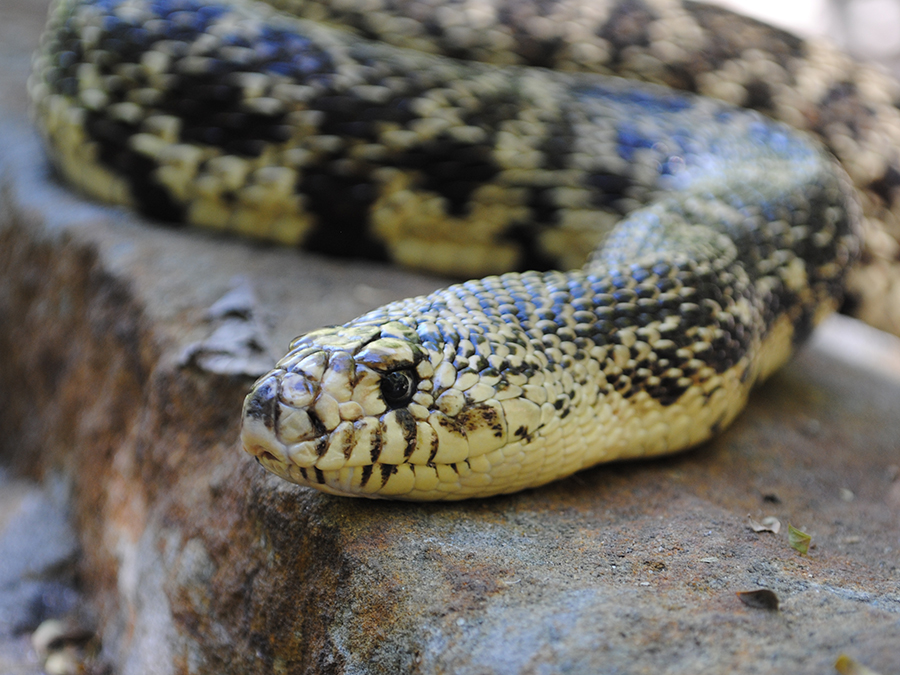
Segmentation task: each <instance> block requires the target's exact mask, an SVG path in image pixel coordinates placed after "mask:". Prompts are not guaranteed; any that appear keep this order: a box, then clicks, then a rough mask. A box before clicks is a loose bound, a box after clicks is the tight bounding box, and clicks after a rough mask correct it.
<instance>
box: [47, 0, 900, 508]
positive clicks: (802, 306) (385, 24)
mask: <svg viewBox="0 0 900 675" xmlns="http://www.w3.org/2000/svg"><path fill="white" fill-rule="evenodd" d="M573 7H574V8H575V9H573ZM685 7H688V8H692V11H694V12H695V13H697V12H699V13H701V14H702V12H713V13H714V11H713V10H710V9H708V8H703V6H699V5H698V6H694V5H693V4H688V3H686V4H685V5H684V6H682V5H680V4H678V3H665V2H658V3H651V2H641V1H640V0H625V1H624V2H620V3H613V5H612V6H611V7H607V6H605V5H602V4H601V5H595V3H584V4H578V3H574V5H573V4H572V3H563V2H560V3H548V4H547V6H546V7H543V6H541V5H532V4H530V3H522V2H508V3H505V4H504V3H500V4H491V3H489V2H461V3H459V5H458V6H457V5H455V4H448V5H445V6H443V7H438V8H429V7H427V6H426V3H412V2H411V3H409V4H404V3H400V2H397V3H394V4H392V5H389V3H385V2H380V1H377V2H372V3H353V2H349V1H348V2H332V3H328V4H317V3H312V2H295V3H292V4H291V8H292V9H295V10H299V11H301V12H304V13H306V14H307V15H312V16H313V17H314V18H317V19H320V20H324V21H336V20H338V19H340V20H341V21H343V22H345V23H347V24H349V25H350V26H351V27H352V28H355V29H356V30H357V31H359V32H363V33H365V34H366V35H367V36H369V37H379V38H381V39H383V40H385V41H386V42H389V43H390V42H393V43H395V44H394V45H391V44H384V43H380V42H372V41H369V40H367V39H363V38H361V37H359V36H358V35H354V34H351V33H346V32H340V31H336V30H334V29H332V28H330V27H328V26H325V25H322V24H321V23H318V22H310V21H303V20H299V19H295V18H289V17H284V16H282V15H277V14H275V13H273V12H271V11H270V10H268V9H264V8H260V7H258V6H256V5H252V4H246V5H245V4H240V5H238V4H236V3H230V2H207V3H200V2H198V1H197V0H63V1H62V2H60V3H59V5H58V6H57V7H56V8H55V10H54V11H53V13H52V14H51V19H50V23H49V26H48V31H47V34H46V36H45V39H44V44H43V51H42V53H41V55H39V56H38V57H37V59H36V64H35V75H34V77H33V80H32V83H31V91H32V96H33V98H34V100H35V104H36V111H37V119H38V122H39V127H40V129H41V131H42V133H43V135H44V136H45V138H46V140H47V146H48V151H49V155H50V157H51V159H52V161H53V163H54V164H55V166H56V167H57V168H58V169H59V170H60V172H61V173H62V174H63V175H64V176H65V177H66V178H67V179H68V180H69V181H70V182H72V183H73V184H75V185H77V186H79V187H81V188H82V189H83V190H85V191H86V192H88V193H89V194H91V195H93V196H95V197H98V198H102V199H106V200H108V201H115V202H120V203H126V204H131V205H133V206H135V207H137V208H139V209H141V210H143V211H145V212H147V213H149V214H151V215H155V216H157V217H161V218H165V219H169V220H183V221H187V222H191V223H194V224H198V225H205V226H210V227H216V228H220V229H227V230H231V231H235V232H239V233H243V234H250V235H253V236H259V237H265V238H269V239H273V240H276V241H279V242H282V243H289V244H302V245H304V246H309V247H311V248H316V249H319V250H325V251H332V252H338V253H342V254H349V255H360V254H366V253H368V254H372V253H375V254H378V255H381V256H385V257H388V258H390V259H392V260H396V261H398V262H400V263H403V264H407V265H411V266H416V267H423V268H428V269H432V270H436V271H442V272H452V273H456V274H459V275H461V276H462V275H474V274H495V273H501V272H505V271H506V270H510V269H523V268H525V269H527V268H529V267H531V266H540V267H542V268H544V269H547V268H552V267H558V268H562V269H570V270H571V271H568V272H536V271H528V272H506V273H503V274H501V275H500V276H488V277H486V278H483V279H480V280H475V281H469V282H466V283H463V284H458V285H454V286H451V287H449V288H446V289H443V290H441V291H437V292H435V293H433V294H431V295H428V296H424V297H420V298H413V299H409V300H404V301H400V302H396V303H392V304H390V305H387V306H385V307H381V308H379V309H376V310H374V311H372V312H370V313H368V314H366V315H364V316H362V317H360V318H359V319H356V320H354V321H351V322H349V323H347V324H345V325H343V326H339V327H332V328H325V329H321V330H317V331H313V332H311V333H307V334H306V335H304V336H301V337H300V338H298V339H297V340H296V341H295V342H294V343H293V344H292V345H291V350H290V352H289V353H288V354H287V355H286V356H285V357H284V358H283V359H282V360H281V361H279V363H278V364H277V366H276V368H275V369H274V370H273V371H272V372H271V373H269V374H268V375H266V376H264V377H262V378H261V379H260V380H259V381H258V382H257V383H256V384H255V385H254V387H253V389H252V391H251V393H250V394H249V395H248V396H247V399H246V401H245V404H244V417H243V432H242V440H243V445H244V449H245V450H247V451H248V452H249V453H251V454H252V455H253V456H254V457H256V458H257V460H258V461H259V462H260V463H261V464H262V465H263V466H264V467H265V468H267V469H269V470H270V471H272V472H274V473H276V474H277V475H279V476H282V477H283V478H285V479H287V480H290V481H293V482H296V483H299V484H302V485H310V486H313V487H316V488H318V489H320V490H324V491H326V492H331V493H335V494H342V495H354V496H367V497H389V498H400V499H418V500H429V499H461V498H467V497H478V496H487V495H492V494H498V493H508V492H513V491H516V490H520V489H523V488H526V487H533V486H537V485H541V484H544V483H547V482H549V481H552V480H555V479H558V478H561V477H563V476H567V475H570V474H571V473H573V472H575V471H578V470H579V469H582V468H584V467H587V466H591V465H593V464H596V463H598V462H602V461H609V460H614V459H621V458H628V457H639V456H652V455H658V454H662V453H667V452H674V451H677V450H680V449H683V448H687V447H690V446H693V445H696V444H697V443H700V442H702V441H703V440H705V439H707V438H709V437H710V436H711V435H712V434H714V433H716V432H717V431H718V430H720V429H721V428H723V427H724V426H726V425H727V424H728V423H729V422H730V421H731V420H732V419H733V418H734V416H735V415H736V414H737V413H738V412H739V411H740V409H741V408H742V407H743V405H744V403H745V401H746V398H747V395H748V392H749V391H750V389H751V388H752V386H753V385H754V384H755V383H756V382H758V381H759V380H760V379H762V378H764V377H766V376H767V375H768V374H769V373H770V372H772V371H773V370H774V369H775V368H777V367H778V366H779V365H780V364H781V363H783V362H784V360H785V359H786V358H787V357H788V355H789V354H790V351H791V349H792V347H793V346H794V345H795V344H797V343H798V342H799V341H800V340H802V339H803V338H804V337H805V336H806V335H807V334H808V333H809V331H810V330H811V329H812V327H813V326H814V325H815V324H816V323H817V322H818V321H819V320H820V319H821V318H822V317H823V316H825V315H826V314H827V313H828V312H830V311H832V310H834V309H835V308H836V307H837V306H838V304H839V302H840V299H841V294H842V288H843V286H844V282H845V276H846V273H847V270H848V267H849V265H850V264H851V263H852V262H853V261H854V260H855V258H856V257H857V254H858V248H859V247H858V240H857V236H856V231H857V228H858V223H859V219H860V211H859V208H858V201H857V200H858V198H859V195H861V196H862V201H863V206H864V207H866V206H867V204H868V202H867V198H866V194H868V193H867V192H866V191H865V190H866V189H869V190H870V191H871V190H874V189H875V188H872V187H871V185H868V184H867V185H863V186H860V179H859V177H858V176H857V175H851V177H852V178H853V181H855V183H856V185H857V188H862V191H860V189H856V190H855V189H854V188H853V185H852V183H851V180H850V179H849V178H848V177H847V174H846V173H845V172H844V170H842V169H841V168H840V166H838V164H837V163H836V162H835V161H834V160H833V159H832V157H831V156H830V154H829V153H828V152H827V151H826V150H825V149H824V148H823V147H822V146H821V145H820V144H819V143H818V142H816V141H815V140H813V139H811V138H808V137H806V136H804V135H800V134H797V133H795V132H793V131H791V130H789V129H788V128H787V127H785V126H784V125H782V124H781V123H778V122H775V121H772V120H770V119H767V118H765V117H763V116H761V115H759V114H758V113H755V112H752V111H746V110H740V109H737V108H734V107H731V106H730V105H728V104H726V103H722V102H720V101H713V100H710V99H706V98H702V97H697V96H692V95H689V94H678V93H674V92H672V91H670V90H668V89H663V88H660V87H657V86H652V85H647V84H644V85H638V84H634V83H625V82H623V81H621V80H618V79H615V78H608V77H603V76H601V75H597V74H590V73H589V74H584V73H570V72H559V71H551V70H547V69H543V68H532V67H522V66H519V65H515V64H516V63H519V62H521V61H523V60H524V59H525V57H526V56H528V57H529V60H530V62H532V63H535V62H536V63H538V64H539V65H547V66H553V67H556V68H561V69H565V70H571V69H574V68H581V69H589V70H590V69H595V70H603V69H604V68H605V67H606V66H609V65H610V64H612V65H616V66H617V67H619V68H622V69H626V70H627V69H629V68H632V67H633V69H639V68H643V69H644V70H643V71H641V72H643V73H644V74H645V75H646V73H647V72H652V71H653V69H654V68H655V67H656V66H655V65H654V64H653V63H649V65H648V63H647V60H646V59H644V61H642V60H641V58H640V56H641V54H645V55H646V53H648V51H650V52H652V51H653V49H656V50H657V51H658V50H660V49H663V50H665V49H668V50H669V52H673V50H674V53H677V54H679V55H682V56H683V54H685V53H688V52H687V51H686V50H687V46H686V43H687V42H688V41H687V40H685V39H682V38H679V37H678V35H679V33H678V31H677V30H676V31H675V32H670V33H666V34H664V35H663V36H662V38H660V37H659V35H658V34H659V30H657V31H656V32H655V33H654V30H653V26H654V25H656V26H657V28H659V26H673V27H674V28H676V29H677V28H678V26H679V23H678V20H677V19H678V17H679V16H680V17H681V19H684V18H685V17H689V16H692V15H691V14H689V13H687V10H686V9H685ZM667 8H668V11H670V14H669V15H666V14H665V12H666V11H667ZM426 10H427V11H426ZM563 10H565V11H568V12H572V11H575V15H574V17H575V18H572V19H570V20H569V21H568V23H565V25H566V26H567V29H566V30H567V31H568V32H569V33H572V34H574V35H575V36H576V38H578V39H574V38H573V39H568V40H563V39H562V37H561V36H560V35H559V34H557V33H559V31H557V32H554V30H555V29H554V26H557V24H558V23H559V22H557V23H554V21H551V20H550V18H548V17H553V16H555V15H554V12H562V11H563ZM576 10H577V11H576ZM675 10H679V11H680V12H681V14H679V13H678V11H675ZM578 12H581V14H578ZM714 14H715V13H714ZM661 16H662V17H663V18H665V19H666V20H665V21H662V20H661V19H660V17H661ZM716 16H717V15H716ZM579 18H580V20H579ZM638 19H641V21H637V20H638ZM654 21H656V23H655V24H654ZM682 24H684V21H682ZM648 25H649V28H648ZM747 25H750V26H751V27H752V26H757V24H754V23H752V22H751V23H750V24H747ZM473 26H474V27H475V28H478V29H479V30H475V29H474V28H473ZM681 27H682V28H684V25H682V26H681ZM759 30H760V31H762V30H763V28H759ZM765 30H767V31H771V32H768V33H765V34H766V35H768V36H772V35H774V36H776V37H778V39H779V40H781V44H783V45H788V46H790V47H792V48H793V50H794V51H793V53H785V54H781V55H780V57H779V58H783V59H784V60H785V62H787V61H788V60H789V59H790V58H795V59H796V58H798V56H797V53H798V50H800V49H801V43H799V42H792V41H791V40H790V39H789V36H786V35H785V34H780V33H778V32H775V31H772V29H765ZM683 32H684V31H683ZM685 34H686V35H690V30H688V31H687V32H686V33H685ZM548 36H549V37H548ZM579 36H580V37H579ZM654 36H656V37H654ZM568 37H569V38H571V35H570V36H568ZM538 38H542V40H543V41H542V40H541V39H538ZM695 39H696V36H695ZM679 40H681V42H684V43H685V44H681V43H680V42H679ZM776 42H777V41H776ZM397 43H399V45H400V46H397ZM661 45H662V46H661ZM666 45H667V46H666ZM409 46H413V47H416V48H417V49H418V51H412V50H409V49H406V48H405V47H409ZM640 47H643V48H644V49H643V51H642V50H641V49H640ZM632 48H633V49H632ZM679 50H681V51H679ZM436 51H443V52H444V53H449V54H450V55H451V56H465V57H473V56H474V57H476V58H482V59H483V60H491V61H496V62H499V63H501V64H513V65H494V64H484V63H477V62H463V61H459V60H455V59H450V58H447V57H444V56H436V55H434V54H430V53H426V52H436ZM745 51H747V49H745ZM776 52H777V50H776ZM523 55H524V56H523ZM670 55H671V54H670ZM747 58H749V56H748V57H747ZM763 61H765V59H763ZM656 63H657V64H659V63H662V62H661V61H660V60H659V58H657V60H656ZM670 63H671V61H670ZM768 63H770V64H771V63H775V61H769V62H768ZM582 67H583V68H582ZM664 70H665V69H664ZM701 70H702V68H701ZM763 70H765V69H763ZM769 71H770V75H771V68H770V69H769ZM666 72H667V73H668V75H667V76H676V75H678V74H679V73H681V71H680V70H679V69H677V68H671V69H668V70H666ZM685 72H688V71H685ZM707 72H711V71H710V69H709V68H707ZM681 76H682V77H683V78H687V75H686V74H684V73H682V75H681ZM691 77H693V78H694V80H693V82H694V84H695V85H696V83H697V81H698V78H697V76H696V75H695V74H694V75H691ZM647 79H654V78H653V77H647ZM708 79H709V78H708ZM688 80H689V78H688ZM686 81H687V80H686ZM688 83H689V82H688ZM689 88H690V87H689ZM694 88H697V87H694ZM723 91H725V93H728V92H727V87H726V88H724V89H723ZM743 91H744V92H745V93H746V92H752V91H754V89H753V87H750V86H745V87H744V89H743ZM755 91H756V97H757V99H758V101H757V102H758V103H760V104H761V107H766V105H767V104H769V103H772V105H775V103H773V102H778V101H781V103H782V104H783V103H784V101H783V100H781V99H779V98H778V96H777V95H776V94H777V93H778V92H777V91H776V92H775V93H773V92H771V91H770V92H768V93H766V92H762V91H761V90H760V89H759V87H757V88H756V90H755ZM764 93H765V95H763V94H764ZM744 102H746V101H744ZM788 108H790V110H793V111H794V113H795V114H796V115H798V116H800V117H802V116H803V114H802V112H800V110H801V109H800V108H798V107H797V106H794V107H790V106H788V107H786V108H785V110H788ZM822 109H823V110H824V108H822ZM885 114H887V113H885ZM801 126H802V125H801ZM832 131H833V129H832ZM828 138H829V137H827V135H826V140H828ZM832 145H833V144H832ZM890 161H891V160H890V159H887V160H885V161H884V162H883V163H882V165H881V166H880V167H879V168H877V169H876V173H877V171H878V170H881V171H882V172H883V173H882V175H881V180H882V183H880V184H879V185H881V187H882V188H884V189H885V190H887V188H885V187H884V186H885V185H887V183H885V181H888V182H889V181H890V180H893V179H892V178H890V177H891V176H892V174H890V171H888V169H889V168H891V167H892V164H891V163H890ZM849 168H850V173H851V174H854V173H856V174H858V173H859V172H860V170H859V169H858V168H856V167H854V166H851V167H849ZM869 168H871V167H869ZM866 175H867V176H868V174H866ZM898 177H900V174H898ZM863 182H864V181H863ZM898 182H900V181H898ZM888 187H890V186H888ZM888 191H889V190H888ZM889 206H890V204H888V207H889ZM885 208H887V207H885ZM588 256H589V258H588ZM586 258H588V259H587V260H586Z"/></svg>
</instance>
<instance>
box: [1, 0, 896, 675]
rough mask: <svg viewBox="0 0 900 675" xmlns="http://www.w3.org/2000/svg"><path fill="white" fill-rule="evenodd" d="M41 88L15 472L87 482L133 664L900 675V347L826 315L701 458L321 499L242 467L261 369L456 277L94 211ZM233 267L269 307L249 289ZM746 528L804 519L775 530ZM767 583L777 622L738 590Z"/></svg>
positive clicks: (13, 175)
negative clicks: (805, 545) (478, 486)
mask: <svg viewBox="0 0 900 675" xmlns="http://www.w3.org/2000/svg"><path fill="white" fill-rule="evenodd" d="M15 8H16V11H20V12H21V15H22V16H31V15H30V14H28V12H32V11H36V9H35V8H34V6H33V5H32V4H26V3H25V1H24V0H17V3H15ZM7 11H9V10H7V9H6V8H5V7H4V10H3V12H7ZM38 23H39V22H37V21H32V22H31V23H28V24H27V25H28V26H32V24H34V25H37V24H38ZM0 24H3V22H2V21H0ZM3 44H6V43H4V42H3V41H2V40H0V45H3ZM2 48H3V49H7V47H2ZM10 49H12V48H11V47H10ZM10 58H11V57H10ZM10 63H13V64H14V65H15V68H21V69H22V70H21V72H22V74H23V77H24V67H23V64H24V60H22V61H19V60H12V61H10ZM15 68H14V69H13V70H15ZM21 95H22V92H21V91H19V90H18V89H17V90H15V96H21ZM15 96H11V97H0V101H3V103H2V105H3V106H7V107H6V108H4V109H3V110H4V111H6V112H5V113H4V115H3V117H2V119H3V120H4V127H3V129H2V130H0V163H2V171H3V175H4V176H5V178H4V183H3V192H2V197H0V279H2V281H0V429H2V430H3V431H2V434H0V460H2V462H3V463H4V464H5V465H6V466H8V467H10V470H11V471H15V472H16V473H17V474H19V475H24V476H30V477H32V478H35V479H42V480H45V481H50V480H55V479H54V478H53V477H58V476H62V477H63V482H64V484H65V486H66V494H67V495H69V504H68V507H69V509H71V512H72V514H73V522H74V523H75V525H76V527H77V532H78V537H79V541H80V549H81V555H80V558H79V560H78V571H79V576H78V581H79V583H80V584H81V585H82V586H83V588H84V589H85V590H86V591H87V592H88V593H89V594H90V597H91V598H92V602H93V605H94V607H95V609H96V612H97V614H98V616H99V617H100V634H101V637H102V638H103V650H104V657H105V658H106V659H108V660H109V661H110V662H111V663H112V664H114V667H115V671H116V672H118V673H121V674H122V675H133V674H134V675H138V674H140V675H145V674H148V675H154V674H157V673H158V674H169V673H211V672H215V673H222V674H223V675H227V674H230V673H235V674H237V673H241V674H243V673H271V672H283V673H303V672H309V673H397V672H417V673H440V672H454V673H484V672H495V673H528V672H539V671H540V672H545V671H546V672H653V671H660V672H685V673H686V672H732V673H756V672H767V673H768V672H785V673H787V672H790V673H824V672H831V670H832V668H833V664H834V663H835V661H836V660H837V658H838V657H839V656H840V655H841V654H842V653H846V654H847V655H848V656H850V657H851V658H853V659H856V660H857V661H859V662H861V663H865V664H866V665H867V666H869V667H870V668H872V669H874V670H875V671H877V672H881V673H883V674H886V673H891V672H898V671H900V651H898V649H897V644H900V623H898V619H897V617H898V615H900V592H898V587H900V562H898V561H900V556H898V551H900V482H898V473H900V468H898V467H900V441H898V439H900V415H898V414H897V413H898V401H900V346H898V344H897V341H896V340H895V339H893V338H889V337H887V336H885V335H884V334H880V333H877V332H876V331H872V330H870V329H866V328H865V327H861V326H860V325H858V324H855V323H854V322H852V321H851V320H848V319H843V320H841V319H835V320H832V321H830V322H829V323H828V324H827V325H826V326H824V327H823V329H822V330H820V332H819V333H818V334H817V336H816V338H815V339H814V341H813V343H812V344H811V345H810V346H809V347H807V348H806V349H805V350H804V351H803V352H802V353H801V354H800V355H799V356H798V358H797V359H796V360H794V362H793V363H792V364H791V365H790V366H789V367H787V368H786V369H785V370H784V371H782V372H781V373H779V374H777V375H776V376H775V377H774V378H773V379H772V381H771V382H769V383H768V384H767V385H765V386H764V387H762V388H761V389H760V390H759V391H758V392H756V394H755V395H754V397H753V399H752V401H751V404H750V406H749V408H748V410H747V411H746V412H745V413H744V414H742V415H741V416H740V418H739V419H738V421H737V423H736V424H735V425H734V426H733V427H732V428H731V429H729V430H728V431H726V432H725V433H724V434H722V435H721V436H720V437H719V438H717V439H716V440H715V441H714V442H712V443H709V444H707V445H705V446H703V447H702V448H699V449H697V450H695V451H692V452H688V453H684V454H681V455H678V456H676V457H671V458H667V459H662V460H658V461H653V462H632V463H620V464H616V465H612V466H607V467H599V468H596V469H593V470H589V471H585V472H583V473H580V474H578V475H576V476H574V477H572V478H570V479H568V480H566V481H563V482H560V483H557V484H554V485H550V486H548V487H546V488H543V489H540V490H533V491H528V492H525V493H521V494H518V495H513V496H510V497H503V498H494V499H489V500H481V501H473V502H468V503H459V504H449V505H448V504H437V505H434V504H424V505H414V504H402V503H382V502H369V501H356V500H348V499H342V498H337V497H330V496H327V495H323V494H319V493H317V492H313V491H310V490H307V489H303V488H298V487H295V486H291V485H289V484H287V483H284V482H283V481H281V480H280V479H277V478H275V477H273V476H270V475H268V474H266V473H265V472H264V471H263V470H262V469H260V468H259V467H258V466H257V465H256V464H255V463H254V462H253V461H252V460H251V459H250V458H249V457H248V456H246V455H244V454H243V453H242V452H241V451H240V449H239V446H238V443H237V434H238V422H239V411H240V406H241V401H242V398H243V395H244V393H245V391H246V389H247V386H248V384H249V381H250V379H251V374H252V372H253V371H254V369H256V368H257V367H261V366H260V364H258V363H256V362H255V361H254V359H256V358H263V354H264V352H266V350H267V349H268V345H274V348H276V349H278V348H282V347H284V346H286V344H287V342H288V341H289V340H290V338H292V337H293V336H294V335H296V334H297V333H300V332H303V331H305V330H308V329H311V328H314V327H317V326H319V325H323V324H328V323H335V322H339V321H342V320H346V319H349V318H351V317H353V316H355V315H357V314H359V313H360V312H361V311H364V310H366V309H368V308H370V307H373V306H375V305H378V304H381V303H383V302H385V301H387V300H390V299H394V298H397V297H402V296H406V295H411V294H417V293H422V292H426V291H428V290H430V289H432V288H434V287H437V286H438V285H440V284H441V283H443V282H442V280H439V279H434V278H427V277H421V276H416V275H413V274H410V273H406V272H403V271H400V270H396V269H390V268H386V267H383V266H378V265H374V264H369V263H359V262H349V261H337V260H328V259H323V258H320V257H315V256H312V255H308V254H304V253H302V252H295V251H287V250H278V249H273V248H268V247H262V246H259V245H255V244H248V243H247V242H243V241H238V240H235V239H230V238H227V237H221V236H216V235H214V234H209V233H205V232H201V231H198V230H174V229H171V228H166V227H163V226H160V225H158V224H151V223H147V222H144V221H141V220H139V219H137V218H135V217H133V216H132V215H130V214H128V213H127V212H125V211H123V210H120V209H113V208H105V207H99V206H95V205H92V204H90V203H88V202H85V201H83V200H81V199H79V198H78V197H76V196H74V195H72V194H70V193H69V192H67V191H66V190H64V189H63V188H61V187H60V186H58V185H56V184H55V183H54V182H53V181H52V179H51V178H50V177H49V176H48V175H47V173H46V167H45V165H44V164H43V162H42V159H41V152H40V149H39V147H38V145H37V142H36V139H35V138H34V135H33V134H32V132H31V131H30V129H29V127H28V125H27V123H26V122H25V120H24V118H23V116H22V114H21V109H22V108H23V107H24V106H23V105H22V104H21V100H20V99H17V98H15ZM237 278H242V279H243V280H245V281H244V283H246V284H247V287H248V288H249V289H252V294H251V293H250V292H249V291H247V290H240V292H239V294H238V296H237V297H236V296H235V295H231V296H229V295H228V294H229V292H233V289H235V287H236V281H235V280H236V279H237ZM237 288H238V289H242V288H245V287H243V286H242V285H241V283H240V282H237ZM223 297H226V300H225V301H221V299H222V298H223ZM254 297H255V300H254V299H253V298H254ZM223 307H225V308H226V309H225V310H224V311H223ZM229 308H230V309H229ZM235 308H237V309H235ZM241 317H243V318H241ZM232 320H238V321H239V322H240V321H243V323H237V324H229V327H228V328H227V329H224V330H223V329H222V328H221V326H222V322H227V321H232ZM251 321H252V326H251V325H250V324H249V323H248V322H251ZM860 335H861V337H860ZM198 345H199V346H200V347H198ZM257 348H258V349H257ZM860 354H862V355H863V356H859V355H860ZM207 357H209V358H207ZM223 358H224V362H223ZM232 359H236V360H237V361H234V360H232ZM223 364H224V365H223ZM232 366H240V367H232ZM846 491H849V492H850V493H852V495H853V499H852V500H850V501H848V500H847V499H846V498H845V497H846ZM748 513H749V514H750V515H751V516H752V518H753V519H754V520H756V521H761V520H762V519H763V518H764V517H767V516H775V517H777V518H778V519H779V520H780V521H781V522H782V523H784V525H785V527H783V528H782V530H781V532H780V533H779V534H774V533H772V532H754V531H753V530H752V529H751V528H750V527H749V525H748V522H749V521H748V518H747V515H748ZM788 524H791V525H793V526H795V527H797V528H799V529H801V530H803V531H804V532H806V533H809V534H810V535H811V536H812V548H811V549H810V552H809V554H808V555H807V556H801V555H800V554H799V553H797V552H796V551H794V550H793V549H792V548H791V547H790V546H789V544H788V539H787V532H786V530H787V525H788ZM40 527H41V526H36V529H40ZM45 534H46V536H48V537H50V538H51V539H52V540H53V548H54V549H55V548H56V546H57V545H60V546H62V548H65V546H67V544H65V541H66V540H65V537H64V536H63V535H60V534H51V533H50V532H49V531H48V532H46V533H45ZM17 564H18V563H17ZM760 589H768V590H771V591H773V592H774V593H775V594H776V595H777V598H778V601H779V609H778V610H768V609H756V608H753V607H748V606H747V605H745V604H744V603H742V602H741V600H740V599H739V597H738V596H737V593H741V592H747V591H755V590H760Z"/></svg>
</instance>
